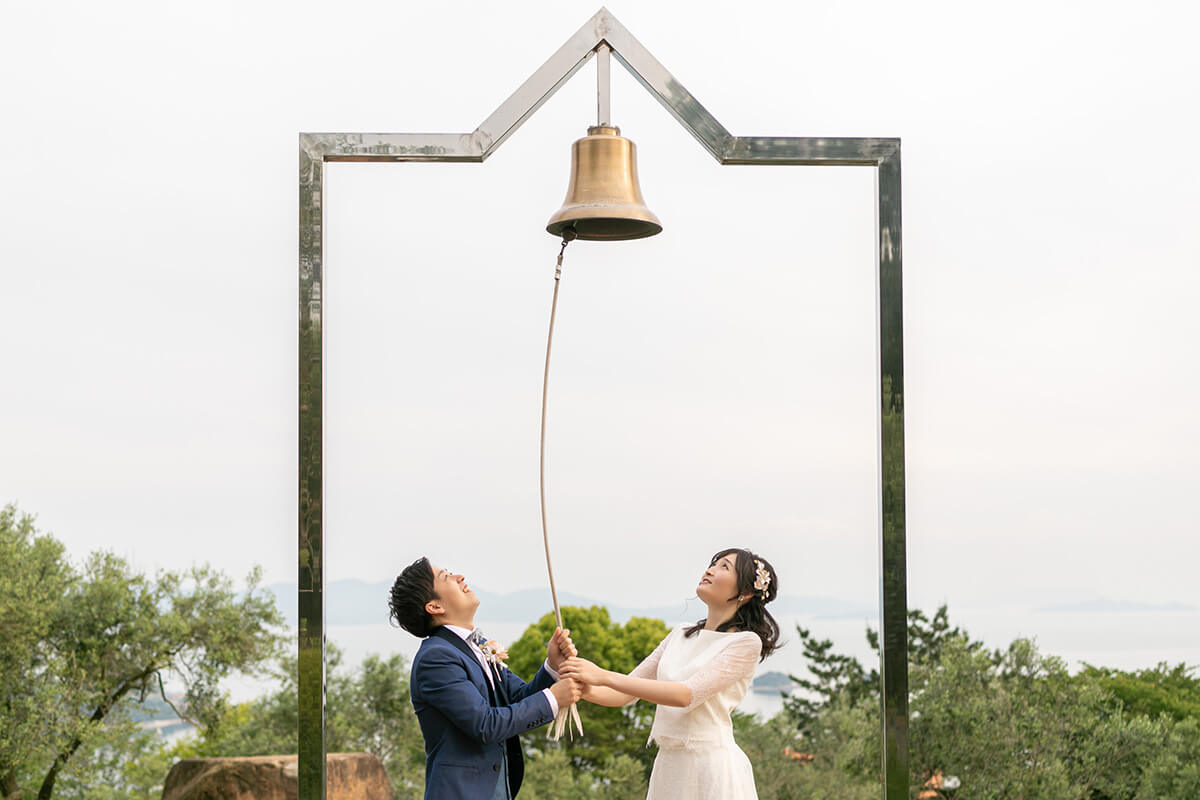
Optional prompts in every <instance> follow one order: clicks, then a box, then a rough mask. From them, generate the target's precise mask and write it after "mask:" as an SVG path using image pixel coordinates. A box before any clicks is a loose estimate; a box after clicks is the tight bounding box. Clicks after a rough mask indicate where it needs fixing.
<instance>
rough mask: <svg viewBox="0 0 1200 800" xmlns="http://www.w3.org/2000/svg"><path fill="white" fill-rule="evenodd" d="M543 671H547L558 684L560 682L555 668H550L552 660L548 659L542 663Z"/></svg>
mask: <svg viewBox="0 0 1200 800" xmlns="http://www.w3.org/2000/svg"><path fill="white" fill-rule="evenodd" d="M542 669H544V670H546V672H548V673H549V674H550V677H551V678H553V679H554V681H555V682H556V683H557V682H558V673H557V672H555V671H554V667H552V666H550V659H546V660H545V661H543V662H542Z"/></svg>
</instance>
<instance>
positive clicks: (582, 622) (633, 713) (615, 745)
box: [508, 606, 669, 779]
mask: <svg viewBox="0 0 1200 800" xmlns="http://www.w3.org/2000/svg"><path fill="white" fill-rule="evenodd" d="M562 614H563V625H565V626H566V627H567V628H569V629H570V631H571V639H572V641H574V642H575V646H576V648H578V650H579V653H580V655H582V656H583V657H585V658H587V659H589V660H590V661H594V662H595V663H596V664H598V665H599V666H601V667H603V668H604V669H611V670H614V671H616V672H622V673H626V674H628V673H629V672H631V671H632V670H633V668H634V667H636V666H637V665H638V664H639V663H641V661H642V660H643V659H644V658H646V656H648V655H650V653H651V652H653V650H654V648H655V647H657V646H658V644H659V642H661V641H662V640H663V639H665V638H666V636H667V634H668V633H669V630H668V628H667V626H666V624H665V623H664V622H663V621H662V620H658V619H649V618H647V617H633V618H632V619H630V620H629V621H628V622H626V623H625V624H624V625H620V624H618V623H615V622H613V621H612V618H611V617H610V616H609V614H608V609H606V608H603V607H601V606H592V607H591V608H579V607H575V606H565V607H563V609H562ZM554 626H555V621H554V615H553V614H547V615H545V616H544V617H542V618H541V619H540V620H538V621H537V622H536V623H534V624H533V625H531V626H529V627H528V628H527V629H526V630H525V633H523V634H522V635H521V638H520V639H518V640H517V641H516V642H515V643H513V645H512V647H510V648H509V654H510V657H509V662H508V663H509V666H510V667H511V668H512V669H513V670H514V671H515V672H516V673H517V674H518V675H520V676H521V677H522V678H526V679H528V678H531V677H532V676H533V674H534V673H535V672H537V670H538V668H539V667H540V666H541V663H542V660H543V659H544V658H545V657H546V642H548V641H549V640H550V637H551V636H552V635H553V633H554ZM580 714H581V717H582V719H583V729H584V736H583V737H581V738H576V739H573V740H572V739H569V738H567V737H564V739H563V741H560V742H557V743H555V742H550V741H548V740H547V739H546V738H545V737H544V735H538V734H537V733H535V734H533V735H532V736H526V737H525V738H524V740H523V741H524V742H525V744H526V749H527V750H529V751H531V753H533V752H546V751H550V750H555V749H562V750H563V751H564V752H565V753H566V754H567V756H568V757H569V758H570V760H571V763H573V764H575V765H576V767H580V768H583V769H586V770H590V771H593V772H595V773H596V774H597V775H599V776H600V777H601V778H602V779H603V778H609V777H611V775H610V774H609V772H608V770H610V769H612V768H614V765H615V764H617V763H618V762H616V761H614V759H615V757H616V756H618V755H621V754H624V755H626V756H627V757H629V758H632V759H634V760H635V761H637V762H638V763H639V764H641V765H642V768H643V771H644V773H645V774H646V775H647V776H648V775H649V768H650V765H651V764H652V763H653V761H654V756H653V751H652V750H649V749H648V748H647V747H646V739H647V737H648V736H649V735H650V725H651V723H652V722H653V721H654V706H653V705H650V704H648V703H641V702H639V703H634V704H633V705H631V706H627V707H625V708H603V707H601V706H594V705H590V704H588V703H583V704H581V705H580ZM622 763H623V762H622Z"/></svg>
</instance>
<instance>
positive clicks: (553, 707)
mask: <svg viewBox="0 0 1200 800" xmlns="http://www.w3.org/2000/svg"><path fill="white" fill-rule="evenodd" d="M542 694H544V695H545V696H546V699H547V700H549V701H550V716H552V717H557V716H558V701H557V700H555V699H554V693H553V692H551V691H550V690H549V689H542Z"/></svg>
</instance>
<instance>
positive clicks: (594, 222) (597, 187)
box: [546, 125, 662, 242]
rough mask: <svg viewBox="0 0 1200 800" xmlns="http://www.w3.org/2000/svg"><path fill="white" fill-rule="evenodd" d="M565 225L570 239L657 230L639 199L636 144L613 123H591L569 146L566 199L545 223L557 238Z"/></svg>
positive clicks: (640, 235) (599, 238) (598, 238)
mask: <svg viewBox="0 0 1200 800" xmlns="http://www.w3.org/2000/svg"><path fill="white" fill-rule="evenodd" d="M568 228H573V229H574V231H575V238H579V239H586V240H589V241H601V242H614V241H620V240H622V239H641V238H644V237H646V236H653V235H654V234H656V233H660V232H661V231H662V223H661V222H659V221H658V217H656V216H654V212H653V211H651V210H650V209H648V208H646V202H645V201H644V200H642V190H641V188H640V187H639V186H638V177H637V147H636V146H635V145H634V143H633V142H631V141H629V140H628V139H626V138H624V137H622V136H621V129H620V128H618V127H616V126H615V125H596V126H592V127H590V128H588V135H587V136H585V137H584V138H582V139H579V140H577V141H576V142H575V144H574V145H572V146H571V183H570V184H569V185H568V186H567V199H566V200H564V201H563V205H562V208H560V209H559V210H558V211H556V212H555V213H554V216H552V217H551V218H550V222H549V223H547V225H546V230H547V231H548V232H549V233H551V234H553V235H555V236H563V235H564V233H563V232H564V231H566V230H567V229H568ZM566 235H567V236H568V237H569V235H570V234H569V232H568V233H567V234H566Z"/></svg>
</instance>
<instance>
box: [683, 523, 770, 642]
mask: <svg viewBox="0 0 1200 800" xmlns="http://www.w3.org/2000/svg"><path fill="white" fill-rule="evenodd" d="M731 553H737V566H736V570H737V591H738V593H737V595H735V596H734V597H731V598H729V599H730V600H733V599H736V597H738V596H743V597H744V596H746V595H749V596H750V599H749V600H747V601H746V602H745V603H743V604H742V605H741V606H739V607H738V610H737V611H736V612H735V613H734V615H733V617H732V618H731V619H729V620H728V621H726V622H724V623H722V624H721V625H719V626H718V627H717V630H718V631H727V630H729V629H730V628H736V629H737V630H739V631H750V632H751V633H755V634H758V638H759V639H760V640H761V641H762V652H761V655H760V656H759V661H762V660H763V659H765V658H766V657H767V656H769V655H771V653H774V652H775V648H776V647H778V643H779V623H777V622H776V621H775V618H774V617H772V616H771V612H770V611H767V608H766V606H767V603H769V602H771V601H772V600H774V599H775V596H776V595H777V594H779V578H778V577H777V576H776V575H775V568H774V567H772V566H771V562H769V561H767V560H766V559H765V558H763V557H762V556H759V555H755V554H754V553H751V552H750V551H749V550H745V549H743V548H741V547H730V548H729V549H727V550H722V551H721V552H719V553H717V554H716V555H715V556H713V557H712V561H710V562H709V563H708V565H709V566H710V567H711V566H712V565H713V564H716V563H717V562H718V561H720V560H721V559H722V558H724V557H725V556H727V555H729V554H731ZM760 565H761V567H760ZM760 568H761V569H762V570H763V571H764V572H765V573H766V574H767V575H768V576H769V578H770V581H769V583H767V587H766V588H765V589H761V590H759V589H755V588H754V584H755V582H756V581H758V579H759V578H758V570H759V569H760ZM760 585H761V584H760ZM707 621H708V619H707V618H705V619H702V620H700V621H699V622H697V623H696V624H695V625H693V626H692V627H690V628H688V629H686V630H685V631H684V632H683V635H684V636H692V635H694V634H695V633H696V632H697V631H699V630H700V629H701V628H703V627H704V623H706V622H707Z"/></svg>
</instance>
